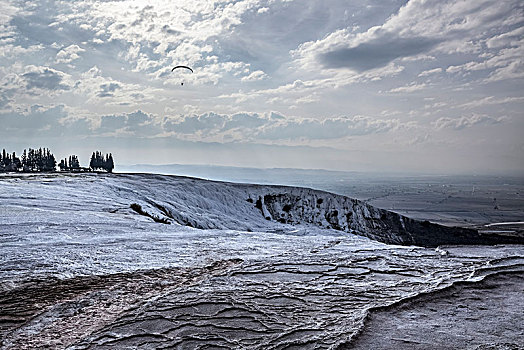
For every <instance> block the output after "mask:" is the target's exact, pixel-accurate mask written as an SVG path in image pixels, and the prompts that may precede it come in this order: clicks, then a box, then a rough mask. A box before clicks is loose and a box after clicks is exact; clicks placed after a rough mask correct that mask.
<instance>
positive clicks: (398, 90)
mask: <svg viewBox="0 0 524 350" xmlns="http://www.w3.org/2000/svg"><path fill="white" fill-rule="evenodd" d="M426 86H427V85H426V84H416V83H411V84H409V85H406V86H400V87H398V88H394V89H391V90H389V92H394V93H409V92H414V91H418V90H422V89H424V88H425V87H426Z"/></svg>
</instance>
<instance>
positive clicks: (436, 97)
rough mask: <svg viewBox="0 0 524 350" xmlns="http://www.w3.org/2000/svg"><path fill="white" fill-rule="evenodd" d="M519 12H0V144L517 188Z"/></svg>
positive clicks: (272, 6) (287, 8) (242, 4)
mask: <svg viewBox="0 0 524 350" xmlns="http://www.w3.org/2000/svg"><path fill="white" fill-rule="evenodd" d="M523 18H524V8H523V7H522V4H521V1H518V0H509V1H504V2H500V1H494V0H478V1H473V0H469V1H437V0H430V1H422V0H411V1H406V0H389V1H383V0H368V1H365V2H356V3H354V2H348V1H345V0H334V1H330V2H325V1H321V0H312V1H308V2H303V1H292V0H291V1H290V0H231V1H228V0H220V1H218V0H198V1H194V2H191V3H190V4H189V3H187V2H185V1H167V0H162V1H155V2H153V3H149V2H145V1H139V0H126V1H103V2H102V1H91V0H83V1H74V2H61V1H57V0H50V1H47V2H38V1H24V2H17V1H8V2H2V3H0V32H1V34H2V35H1V36H0V124H1V126H2V127H1V128H0V139H1V140H2V141H1V144H0V148H6V150H8V151H10V152H12V151H16V152H17V153H20V152H21V151H22V150H23V149H24V148H29V147H32V148H35V147H36V148H38V147H48V148H50V149H51V150H52V151H53V153H54V154H55V156H56V157H57V159H61V158H64V157H67V156H69V155H71V154H76V155H78V156H79V158H80V162H81V164H87V163H88V161H89V157H90V155H91V153H92V152H93V151H95V150H100V151H102V152H104V153H109V152H111V153H112V154H113V156H114V158H115V163H116V166H117V168H118V165H119V164H140V163H145V164H147V163H150V164H172V163H176V164H203V165H205V164H207V165H215V166H220V165H221V166H235V167H252V168H305V169H307V168H310V169H325V170H338V171H359V172H387V173H398V172H400V173H428V174H506V175H519V176H522V175H524V139H523V138H522V131H523V130H524V116H523V113H524V95H523V91H524V80H523V78H524V63H523V60H522V57H523V56H524V51H523V48H524V45H523V42H524V39H523V33H524V20H523ZM176 65H188V66H190V67H192V68H193V70H194V73H191V72H189V71H188V70H183V69H182V70H175V71H173V72H172V71H171V69H172V67H174V66H176ZM182 83H183V85H182Z"/></svg>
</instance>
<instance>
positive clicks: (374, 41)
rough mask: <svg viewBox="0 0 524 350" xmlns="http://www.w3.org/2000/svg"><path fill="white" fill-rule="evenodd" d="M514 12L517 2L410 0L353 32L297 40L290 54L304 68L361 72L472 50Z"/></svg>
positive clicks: (511, 22)
mask: <svg viewBox="0 0 524 350" xmlns="http://www.w3.org/2000/svg"><path fill="white" fill-rule="evenodd" d="M515 12H517V13H519V12H520V13H522V9H520V8H519V4H518V1H511V3H508V4H505V5H504V6H502V5H500V4H499V3H498V2H494V1H489V0H484V1H471V2H456V1H440V0H411V1H409V2H408V3H407V4H406V5H404V6H403V7H401V8H400V9H399V11H398V12H397V13H396V14H395V15H393V16H391V17H390V18H388V19H387V20H386V21H385V22H384V23H383V24H382V25H379V26H373V27H371V28H369V29H368V30H367V31H365V32H361V33H356V34H355V33H353V30H352V29H351V28H345V29H339V30H337V31H335V32H333V33H331V34H329V35H327V36H326V37H325V38H323V39H320V40H317V41H310V42H306V43H303V44H302V45H300V47H299V48H298V49H297V50H295V51H293V54H294V55H295V57H297V62H298V63H300V64H302V65H305V66H307V67H308V68H311V67H312V66H314V65H321V66H322V67H324V68H332V69H339V68H347V69H351V70H353V71H356V72H363V71H367V70H372V69H376V68H380V67H384V66H386V65H387V64H389V63H391V62H393V61H395V60H397V59H399V58H410V57H416V56H422V57H423V56H426V55H427V54H428V53H430V52H446V53H452V52H455V53H466V52H470V53H471V52H473V53H474V52H478V51H479V48H481V44H480V43H479V42H478V41H479V40H481V39H483V38H484V36H485V35H486V33H487V32H488V29H490V28H492V29H494V30H496V29H499V28H498V27H500V25H501V21H504V25H506V26H510V25H515V24H516V23H518V20H517V19H516V18H515V17H516V16H515V15H514V13H515Z"/></svg>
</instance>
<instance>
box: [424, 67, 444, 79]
mask: <svg viewBox="0 0 524 350" xmlns="http://www.w3.org/2000/svg"><path fill="white" fill-rule="evenodd" d="M438 73H442V68H440V67H438V68H433V69H428V70H425V71H423V72H421V73H420V74H419V75H418V76H419V77H427V76H430V75H433V74H438Z"/></svg>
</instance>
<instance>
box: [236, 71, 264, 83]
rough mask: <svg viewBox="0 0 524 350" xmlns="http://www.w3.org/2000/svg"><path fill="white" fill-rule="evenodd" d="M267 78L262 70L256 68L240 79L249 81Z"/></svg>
mask: <svg viewBox="0 0 524 350" xmlns="http://www.w3.org/2000/svg"><path fill="white" fill-rule="evenodd" d="M266 78H267V74H266V73H264V72H263V71H261V70H256V71H254V72H251V74H249V75H247V76H245V77H242V79H240V80H241V81H243V82H249V81H257V80H262V79H266Z"/></svg>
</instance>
